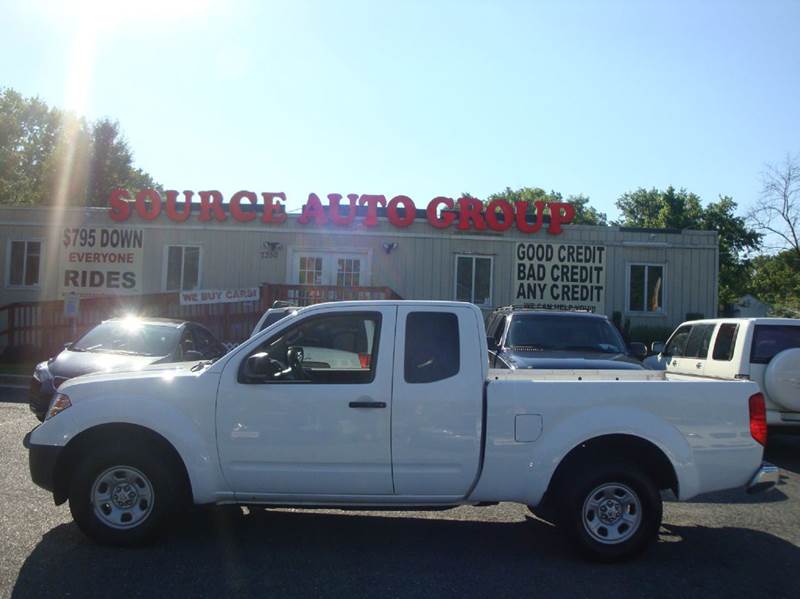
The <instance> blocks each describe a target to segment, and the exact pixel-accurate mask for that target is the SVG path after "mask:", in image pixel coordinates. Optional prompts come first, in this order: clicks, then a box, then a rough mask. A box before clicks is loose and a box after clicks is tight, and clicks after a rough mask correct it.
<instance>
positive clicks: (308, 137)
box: [0, 0, 800, 217]
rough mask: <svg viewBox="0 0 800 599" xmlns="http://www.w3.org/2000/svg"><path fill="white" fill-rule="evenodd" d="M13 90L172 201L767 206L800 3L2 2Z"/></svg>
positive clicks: (792, 101)
mask: <svg viewBox="0 0 800 599" xmlns="http://www.w3.org/2000/svg"><path fill="white" fill-rule="evenodd" d="M0 30H2V32H3V34H2V35H0V86H7V87H12V88H14V89H16V90H17V91H19V92H21V93H22V94H24V95H26V96H39V97H40V98H41V99H43V100H44V101H46V102H47V103H49V104H51V105H55V106H59V107H63V108H70V109H72V110H74V111H76V112H78V113H79V114H83V115H85V116H86V117H87V118H89V119H97V118H101V117H110V118H112V119H116V120H118V121H119V122H120V125H121V127H122V130H123V132H124V134H125V137H126V139H127V140H128V143H129V144H130V147H131V148H132V150H133V152H134V157H135V163H136V165H137V166H139V167H141V168H143V169H144V170H145V171H147V172H149V173H150V174H152V175H153V176H154V178H155V179H156V180H157V181H158V182H160V183H161V184H162V185H164V187H165V188H169V189H172V188H175V189H179V190H183V189H191V190H195V191H199V190H203V189H219V190H221V191H222V192H223V193H224V194H225V197H226V198H229V197H230V195H232V194H233V193H235V192H236V191H238V190H240V189H247V190H253V191H257V192H260V191H284V192H286V194H287V196H288V204H289V208H290V209H297V208H298V207H299V206H300V205H301V204H302V203H303V202H304V201H305V200H306V199H307V196H308V194H309V193H311V192H315V193H317V194H319V195H320V196H322V195H323V194H328V193H341V194H348V193H358V194H362V193H370V194H384V195H386V196H387V197H391V196H394V195H397V194H404V195H408V196H410V197H411V198H413V199H414V200H415V202H416V203H417V205H418V206H420V205H425V204H427V202H428V201H429V200H430V199H431V198H433V197H435V196H438V195H448V196H456V197H457V196H458V195H460V194H461V193H465V192H468V193H471V194H473V195H475V196H477V197H480V198H484V197H486V196H487V195H489V194H491V193H494V192H498V191H501V190H502V189H504V188H505V187H507V186H508V187H512V188H518V187H522V186H532V187H543V188H545V189H547V190H551V189H554V190H557V191H560V192H561V193H562V194H564V195H565V196H566V195H570V194H585V195H588V196H589V197H590V199H591V203H592V205H594V206H595V207H597V208H598V209H600V210H602V211H605V212H607V213H608V214H609V215H610V216H611V217H615V216H617V212H616V209H615V207H614V202H615V201H616V199H617V198H618V197H619V196H620V195H621V194H622V193H624V192H626V191H629V190H633V189H636V188H638V187H648V188H650V187H657V188H664V187H666V186H668V185H674V186H675V187H685V188H687V189H689V190H690V191H693V192H695V193H697V194H699V195H700V197H701V198H702V199H703V201H704V202H709V201H714V200H716V199H717V197H718V196H719V195H720V194H722V195H730V196H733V198H734V199H735V200H736V201H737V202H738V203H739V205H740V209H741V211H744V210H745V209H746V208H747V207H748V205H749V204H750V203H751V202H752V201H753V200H754V199H755V198H756V197H757V195H758V193H759V190H760V187H761V182H760V173H761V172H762V171H763V169H764V165H765V164H766V163H773V162H780V161H781V160H782V159H783V158H784V157H785V155H786V154H787V153H792V154H796V153H800V34H799V30H800V0H792V1H780V0H766V1H765V0H762V1H753V2H745V1H735V0H733V1H725V2H715V1H706V2H679V1H675V0H673V1H666V2H656V1H645V0H643V1H640V2H636V1H627V2H613V1H608V2H600V1H598V2H578V1H576V0H573V1H570V2H534V1H530V2H523V1H519V2H499V1H495V2H477V1H476V2H471V1H466V0H462V1H456V2H449V1H435V0H432V1H428V2H411V1H408V2H405V1H400V0H396V1H394V2H388V1H386V2H379V1H373V2H350V1H345V0H337V1H335V2H334V1H329V2H323V1H319V2H306V1H300V0H295V1H291V2H277V1H271V0H264V1H256V0H251V1H248V0H241V1H238V0H231V1H228V2H223V1H221V0H219V1H218V0H176V1H172V2H170V0H139V1H138V2H116V1H112V0H72V1H71V2H63V1H62V2H57V1H49V0H17V1H12V0H0Z"/></svg>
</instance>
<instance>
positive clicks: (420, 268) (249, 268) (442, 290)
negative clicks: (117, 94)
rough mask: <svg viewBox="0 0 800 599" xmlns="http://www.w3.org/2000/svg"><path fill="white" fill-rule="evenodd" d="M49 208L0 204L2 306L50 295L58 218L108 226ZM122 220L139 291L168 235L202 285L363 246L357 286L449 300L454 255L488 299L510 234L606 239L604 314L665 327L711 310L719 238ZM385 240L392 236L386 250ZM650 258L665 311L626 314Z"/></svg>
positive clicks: (246, 280) (508, 265)
mask: <svg viewBox="0 0 800 599" xmlns="http://www.w3.org/2000/svg"><path fill="white" fill-rule="evenodd" d="M49 218H53V217H51V215H50V213H49V212H48V211H47V210H43V209H32V208H2V209H0V268H2V271H3V275H2V283H3V288H2V292H1V297H0V305H4V304H8V303H11V302H15V301H34V300H37V299H57V298H58V280H57V277H58V256H59V254H58V252H59V247H60V246H59V241H60V235H61V231H62V230H63V227H64V226H79V225H81V224H86V225H96V226H109V225H112V224H113V223H112V222H111V221H110V220H109V219H108V213H107V210H106V209H88V210H75V209H70V210H67V211H65V212H64V213H63V214H62V215H61V216H60V217H59V219H58V220H59V222H58V224H57V225H55V224H54V225H52V226H49V225H48V219H49ZM125 226H128V227H135V228H141V229H143V230H144V245H145V249H144V269H143V287H144V289H143V291H144V292H145V293H154V292H160V291H162V289H163V286H162V285H163V283H162V280H163V276H164V264H165V261H164V255H165V251H166V250H165V248H166V247H167V245H170V244H194V245H199V246H200V247H201V248H202V263H201V264H202V273H201V287H203V288H207V289H210V288H232V287H242V286H253V285H258V284H261V283H289V282H292V281H291V268H292V265H291V264H290V256H291V252H292V251H295V250H300V249H309V250H320V251H323V252H347V251H352V252H363V253H366V254H367V255H368V257H369V261H370V264H371V268H370V273H369V277H368V279H367V278H365V279H364V280H362V285H371V286H387V287H390V288H392V289H394V290H395V291H396V292H397V293H398V294H400V296H402V297H404V298H409V299H452V298H453V297H454V283H455V256H456V255H457V254H460V253H463V254H476V255H486V256H491V257H493V268H494V271H493V281H492V297H493V303H494V305H496V306H497V305H505V304H510V303H512V301H513V287H514V285H513V280H514V275H515V273H514V270H513V269H514V266H515V256H514V248H515V243H516V242H518V241H522V240H525V241H529V240H531V239H535V240H536V241H539V242H542V241H550V242H557V243H581V242H584V243H589V244H594V245H602V246H605V247H606V248H607V261H606V286H605V289H606V291H605V293H606V296H605V307H606V313H607V314H608V315H611V314H612V312H614V311H620V312H623V314H625V316H626V317H629V318H630V320H631V323H632V324H634V325H636V324H643V325H649V326H673V325H675V324H676V323H678V322H680V321H681V320H683V319H684V317H685V315H686V313H687V312H700V313H702V314H704V315H705V316H714V315H715V313H716V286H717V266H716V261H717V255H718V254H717V252H718V250H717V238H716V234H715V233H713V232H697V231H685V232H683V233H680V234H668V233H664V232H656V233H649V232H638V231H637V232H629V231H620V230H619V229H618V228H616V227H603V228H600V227H589V226H568V227H566V228H565V230H564V233H563V234H562V235H560V236H553V235H549V234H548V233H547V232H545V231H541V232H539V233H537V234H535V235H534V236H530V235H524V234H522V233H520V232H519V231H517V230H516V229H512V230H509V231H507V232H506V233H504V234H498V233H494V232H490V233H481V234H477V233H476V232H466V233H462V232H459V231H457V230H455V229H452V228H451V229H446V230H437V229H434V228H433V227H431V226H430V225H428V224H427V223H426V222H424V221H419V220H418V221H417V222H416V223H415V224H413V225H412V226H411V227H408V228H406V229H397V228H394V227H392V226H390V225H389V224H388V223H387V222H386V221H385V220H384V221H381V222H379V224H378V226H376V227H374V228H365V227H364V226H363V225H361V224H356V225H354V226H352V227H347V228H343V227H329V228H325V229H319V228H315V227H313V226H303V225H299V224H298V223H297V222H296V216H290V218H289V221H288V222H286V223H284V224H283V225H279V226H274V225H262V224H261V223H259V222H257V221H256V222H255V224H242V223H237V222H233V221H228V222H225V223H212V224H203V223H199V222H197V221H196V220H195V217H194V216H193V217H192V220H190V221H188V222H187V223H184V224H175V223H172V222H171V221H169V220H167V219H166V218H165V217H161V218H159V219H158V220H156V221H153V222H148V223H145V222H143V221H140V220H138V219H136V218H135V217H133V218H132V219H131V220H130V221H129V222H127V223H125ZM33 238H40V239H43V240H44V241H45V246H44V253H45V260H44V263H45V265H44V267H43V269H44V270H43V276H42V285H41V286H40V288H39V289H12V288H9V287H8V286H7V285H5V283H6V277H7V272H6V271H7V267H8V256H7V251H8V242H9V240H11V239H33ZM267 241H269V242H278V243H280V244H281V247H280V250H279V251H278V255H277V257H275V258H262V257H261V255H260V252H261V250H262V245H263V244H264V242H267ZM384 243H387V244H388V243H397V244H398V245H397V248H396V249H394V250H393V251H392V252H391V253H390V254H387V253H386V252H385V250H384V247H383V246H384ZM640 262H642V263H655V264H663V265H664V266H665V273H666V274H665V286H664V297H665V313H664V314H663V315H642V314H627V313H626V312H627V311H626V306H625V301H626V295H627V294H626V285H627V272H628V271H627V267H628V264H630V263H640Z"/></svg>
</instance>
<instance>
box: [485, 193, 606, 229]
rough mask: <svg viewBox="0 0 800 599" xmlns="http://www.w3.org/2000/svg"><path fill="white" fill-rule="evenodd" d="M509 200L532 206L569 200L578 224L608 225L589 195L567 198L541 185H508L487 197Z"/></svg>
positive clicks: (575, 222)
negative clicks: (538, 203) (513, 186)
mask: <svg viewBox="0 0 800 599" xmlns="http://www.w3.org/2000/svg"><path fill="white" fill-rule="evenodd" d="M501 199H502V200H507V201H509V202H527V203H528V204H530V205H531V206H533V204H534V203H535V202H568V203H570V204H572V205H573V206H574V208H575V218H574V220H573V221H572V222H573V224H576V225H607V224H608V219H607V217H606V215H605V214H604V213H602V212H599V211H598V210H597V209H596V208H593V207H592V206H590V205H589V197H588V196H585V195H583V194H579V195H571V196H567V198H566V199H564V197H563V196H562V195H561V194H560V193H559V192H557V191H550V192H547V191H545V190H544V189H542V188H541V187H521V188H519V189H516V190H514V189H511V188H510V187H506V188H505V189H504V190H503V191H501V192H499V193H493V194H492V195H490V196H489V197H488V198H486V202H485V203H486V204H488V203H489V202H491V201H492V200H501Z"/></svg>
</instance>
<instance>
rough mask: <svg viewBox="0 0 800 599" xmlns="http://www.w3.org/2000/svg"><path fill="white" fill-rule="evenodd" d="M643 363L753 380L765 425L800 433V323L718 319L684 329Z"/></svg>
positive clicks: (696, 322)
mask: <svg viewBox="0 0 800 599" xmlns="http://www.w3.org/2000/svg"><path fill="white" fill-rule="evenodd" d="M653 351H656V352H659V353H658V354H657V355H655V356H651V357H649V358H647V359H646V360H645V366H646V367H648V368H653V369H658V370H663V369H666V370H667V371H668V372H670V373H674V374H680V375H686V376H704V377H712V378H718V379H730V380H735V379H740V380H751V381H754V382H756V383H758V386H759V387H760V388H761V391H762V393H763V394H764V396H765V399H766V406H767V424H768V425H769V426H773V427H778V426H781V427H797V428H800V320H798V319H794V318H718V319H712V320H693V321H690V322H684V323H683V324H682V325H680V326H679V327H678V328H677V329H675V332H673V333H672V336H671V337H670V338H669V341H667V343H666V345H664V344H660V343H654V344H653Z"/></svg>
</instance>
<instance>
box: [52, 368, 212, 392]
mask: <svg viewBox="0 0 800 599" xmlns="http://www.w3.org/2000/svg"><path fill="white" fill-rule="evenodd" d="M197 363H198V362H197V361H196V360H195V361H193V362H171V363H169V364H154V365H150V366H143V367H142V368H139V369H130V370H128V371H125V372H116V371H115V372H108V371H104V372H94V373H91V374H85V375H83V376H79V377H76V378H74V379H70V380H68V381H67V382H65V383H64V384H63V385H62V386H61V387H59V391H61V392H63V393H67V394H69V392H70V389H76V388H79V387H87V388H88V386H90V385H92V386H94V385H97V384H99V383H105V384H114V385H126V386H130V385H138V384H142V383H145V382H146V381H154V382H155V381H157V380H159V379H161V380H163V381H164V382H165V383H170V384H171V383H172V382H173V381H174V380H175V379H176V378H178V377H191V378H194V377H196V376H197V375H199V374H201V373H202V372H205V370H207V368H198V369H196V370H194V371H193V370H192V367H193V366H195V365H196V364H197Z"/></svg>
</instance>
